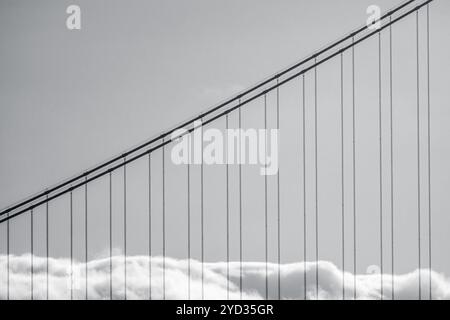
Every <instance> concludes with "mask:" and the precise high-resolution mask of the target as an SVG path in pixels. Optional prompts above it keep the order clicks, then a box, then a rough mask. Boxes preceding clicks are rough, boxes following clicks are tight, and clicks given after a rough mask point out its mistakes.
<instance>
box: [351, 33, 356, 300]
mask: <svg viewBox="0 0 450 320" xmlns="http://www.w3.org/2000/svg"><path fill="white" fill-rule="evenodd" d="M354 42H355V38H354V37H352V43H354ZM355 104H356V103H355V47H354V46H352V136H353V137H352V140H353V141H352V146H353V150H352V156H353V299H356V293H357V292H356V126H355V120H356V119H355Z"/></svg>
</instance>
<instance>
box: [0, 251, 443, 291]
mask: <svg viewBox="0 0 450 320" xmlns="http://www.w3.org/2000/svg"><path fill="white" fill-rule="evenodd" d="M30 260H31V256H30V255H23V256H10V298H13V299H29V298H30V293H31V283H30V280H31V272H30V271H31V266H30ZM148 261H149V259H148V257H146V256H133V257H128V258H127V298H128V299H148V298H149V264H148ZM112 266H113V272H112V283H113V296H114V298H117V299H121V298H123V295H124V258H123V256H120V255H119V256H114V257H113V258H112ZM151 266H152V297H153V298H154V299H160V298H162V292H163V281H162V279H163V259H162V258H161V257H153V258H152V264H151ZM305 266H306V268H305ZM85 267H86V265H85V264H84V263H82V262H74V277H73V279H74V291H73V293H74V298H75V299H84V297H85V296H84V295H85ZM109 268H110V264H109V259H98V260H93V261H91V262H89V263H88V270H89V273H88V275H89V276H88V291H89V297H90V298H91V299H109V293H110V286H109V285H110V277H109V270H110V269H109ZM279 268H280V270H281V283H282V286H281V295H282V298H283V299H303V294H304V287H303V282H304V280H303V279H304V275H305V273H306V279H307V287H306V291H307V296H308V298H315V289H316V282H315V281H316V274H315V269H316V263H314V262H308V263H306V264H304V263H303V262H301V263H292V264H282V265H280V266H279ZM318 268H319V275H320V276H319V287H320V290H319V298H320V299H341V298H342V272H341V271H340V270H339V269H338V268H337V267H336V266H335V265H334V264H332V263H330V262H325V261H320V262H319V263H318ZM201 270H202V265H201V263H200V262H198V261H195V260H191V277H190V279H191V298H192V299H201V290H202V281H201ZM277 272H278V265H277V264H269V265H268V282H269V287H270V290H269V294H270V298H277V279H278V276H277V275H278V273H277ZM6 275H7V257H6V256H0V299H5V298H6V287H7V276H6ZM344 275H345V291H346V295H347V296H348V297H349V298H350V297H352V296H353V275H352V274H351V273H347V272H346V273H345V274H344ZM418 275H419V273H418V271H415V272H412V273H408V274H403V275H395V276H394V285H395V293H396V298H398V299H415V298H417V290H418ZM165 277H166V285H165V290H166V299H186V298H187V297H188V261H187V260H177V259H172V258H166V267H165ZM428 277H429V272H428V270H422V281H423V283H424V286H423V294H424V296H425V295H427V293H428V286H427V285H426V284H427V283H428V280H429V278H428ZM70 279H71V278H70V260H68V259H62V258H61V259H54V258H50V259H49V297H50V299H70ZM239 279H240V268H239V262H231V263H230V282H229V283H228V282H227V264H226V263H223V262H218V263H205V264H204V293H205V298H206V299H226V297H227V284H228V287H229V292H230V298H231V299H239V298H240V290H239ZM265 279H266V278H265V264H264V263H261V262H244V263H243V298H244V299H262V298H263V297H264V296H265ZM391 280H392V278H391V275H384V294H385V296H386V298H390V294H391ZM431 280H432V288H433V298H434V299H450V279H448V278H446V277H445V276H444V275H442V274H439V273H436V272H434V271H432V273H431ZM46 283H47V278H46V259H45V258H42V257H34V282H33V291H34V298H35V299H43V298H45V297H46ZM357 298H358V299H378V298H380V276H379V275H376V274H371V275H358V276H357Z"/></svg>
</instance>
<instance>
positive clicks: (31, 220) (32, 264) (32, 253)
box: [30, 210, 34, 300]
mask: <svg viewBox="0 0 450 320" xmlns="http://www.w3.org/2000/svg"><path fill="white" fill-rule="evenodd" d="M33 217H34V215H33V210H31V211H30V231H31V235H30V251H31V256H30V258H31V300H33V299H34V283H33V281H34V263H33V255H34V246H33V237H34V235H33V231H34V230H33V229H34V225H33Z"/></svg>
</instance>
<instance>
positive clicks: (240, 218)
mask: <svg viewBox="0 0 450 320" xmlns="http://www.w3.org/2000/svg"><path fill="white" fill-rule="evenodd" d="M240 104H241V99H239V105H240ZM242 250H243V245H242V114H241V108H239V292H240V299H241V300H242V256H243V254H242V253H243V252H242Z"/></svg>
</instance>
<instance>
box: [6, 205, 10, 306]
mask: <svg viewBox="0 0 450 320" xmlns="http://www.w3.org/2000/svg"><path fill="white" fill-rule="evenodd" d="M8 217H9V213H8ZM9 246H10V243H9V220H7V221H6V265H7V268H6V273H7V275H6V299H7V300H9V272H10V271H9V269H10V268H9V251H10V247H9Z"/></svg>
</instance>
